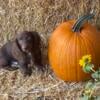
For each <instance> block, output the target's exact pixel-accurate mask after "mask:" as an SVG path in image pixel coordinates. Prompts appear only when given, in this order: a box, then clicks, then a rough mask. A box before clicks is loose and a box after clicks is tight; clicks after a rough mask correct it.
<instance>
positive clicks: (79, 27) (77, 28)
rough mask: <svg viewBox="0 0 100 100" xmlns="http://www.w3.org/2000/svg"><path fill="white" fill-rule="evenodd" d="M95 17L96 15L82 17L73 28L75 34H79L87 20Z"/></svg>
mask: <svg viewBox="0 0 100 100" xmlns="http://www.w3.org/2000/svg"><path fill="white" fill-rule="evenodd" d="M93 17H94V14H87V15H84V16H82V17H80V18H79V19H78V20H77V21H76V23H75V24H74V25H73V27H72V30H73V32H79V31H80V29H81V27H82V26H83V24H84V23H85V22H86V21H87V20H89V19H91V18H93Z"/></svg>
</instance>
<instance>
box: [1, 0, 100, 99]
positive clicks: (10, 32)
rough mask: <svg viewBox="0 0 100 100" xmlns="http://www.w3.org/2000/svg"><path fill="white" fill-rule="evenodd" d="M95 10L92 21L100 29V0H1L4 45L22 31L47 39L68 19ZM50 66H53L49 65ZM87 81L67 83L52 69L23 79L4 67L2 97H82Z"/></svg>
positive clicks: (44, 57) (16, 72)
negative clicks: (37, 34) (36, 32)
mask: <svg viewBox="0 0 100 100" xmlns="http://www.w3.org/2000/svg"><path fill="white" fill-rule="evenodd" d="M91 11H95V12H96V15H95V18H94V20H92V22H93V23H94V24H95V25H96V26H97V27H98V28H100V0H0V45H2V44H4V43H5V42H7V40H8V39H12V38H14V35H15V34H16V33H17V32H20V31H22V30H36V31H38V32H39V33H40V35H41V38H42V39H43V41H44V46H43V49H44V50H45V53H44V56H43V59H44V60H45V59H46V58H47V56H46V51H47V44H48V42H47V40H48V37H49V36H50V34H51V32H52V31H53V30H54V29H55V27H56V26H57V25H58V24H59V23H61V22H63V21H65V20H68V19H71V18H78V17H79V16H81V15H83V14H85V13H88V12H91ZM48 67H49V66H48ZM83 86H84V83H83V82H80V83H65V82H63V81H61V80H59V79H57V78H56V77H55V76H54V75H53V73H52V72H51V71H50V69H47V71H46V72H45V73H41V72H37V71H36V70H35V71H34V72H33V75H32V76H31V77H29V78H23V77H22V76H21V74H20V72H19V71H14V72H8V71H5V70H0V100H79V96H80V94H81V93H82V90H83Z"/></svg>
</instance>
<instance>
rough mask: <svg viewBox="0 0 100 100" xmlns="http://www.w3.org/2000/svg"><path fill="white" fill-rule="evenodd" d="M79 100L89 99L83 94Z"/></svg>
mask: <svg viewBox="0 0 100 100" xmlns="http://www.w3.org/2000/svg"><path fill="white" fill-rule="evenodd" d="M80 100H89V97H88V96H87V95H84V96H82V97H81V98H80Z"/></svg>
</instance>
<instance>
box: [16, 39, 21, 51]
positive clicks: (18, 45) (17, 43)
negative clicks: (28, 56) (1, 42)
mask: <svg viewBox="0 0 100 100" xmlns="http://www.w3.org/2000/svg"><path fill="white" fill-rule="evenodd" d="M15 42H16V45H17V47H18V48H19V49H20V50H21V51H22V49H21V46H20V44H19V42H18V39H17V38H16V39H15Z"/></svg>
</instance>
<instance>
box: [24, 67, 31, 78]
mask: <svg viewBox="0 0 100 100" xmlns="http://www.w3.org/2000/svg"><path fill="white" fill-rule="evenodd" d="M31 75H32V69H31V68H28V69H27V70H25V71H24V72H23V76H24V77H26V76H31Z"/></svg>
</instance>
